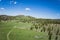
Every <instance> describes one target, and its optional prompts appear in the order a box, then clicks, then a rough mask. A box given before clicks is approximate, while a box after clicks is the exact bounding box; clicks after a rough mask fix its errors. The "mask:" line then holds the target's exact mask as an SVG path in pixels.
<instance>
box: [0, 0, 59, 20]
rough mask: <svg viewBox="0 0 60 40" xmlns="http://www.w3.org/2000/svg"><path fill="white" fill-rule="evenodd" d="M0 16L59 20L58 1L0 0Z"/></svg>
mask: <svg viewBox="0 0 60 40" xmlns="http://www.w3.org/2000/svg"><path fill="white" fill-rule="evenodd" d="M0 15H13V16H14V15H29V16H33V17H37V18H53V19H60V0H0Z"/></svg>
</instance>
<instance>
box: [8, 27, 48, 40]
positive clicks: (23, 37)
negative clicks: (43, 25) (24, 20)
mask: <svg viewBox="0 0 60 40" xmlns="http://www.w3.org/2000/svg"><path fill="white" fill-rule="evenodd" d="M47 37H48V36H47V33H44V32H36V31H31V30H26V29H18V28H16V29H14V30H13V31H12V32H11V34H10V36H9V38H10V40H48V38H47Z"/></svg>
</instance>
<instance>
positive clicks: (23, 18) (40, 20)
mask: <svg viewBox="0 0 60 40" xmlns="http://www.w3.org/2000/svg"><path fill="white" fill-rule="evenodd" d="M1 20H3V21H7V20H19V21H23V22H36V23H58V24H60V19H43V18H34V17H32V16H24V15H17V16H8V15H0V21H1Z"/></svg>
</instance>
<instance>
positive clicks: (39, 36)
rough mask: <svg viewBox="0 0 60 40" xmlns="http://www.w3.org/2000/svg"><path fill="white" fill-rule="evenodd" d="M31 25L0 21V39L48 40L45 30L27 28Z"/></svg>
mask: <svg viewBox="0 0 60 40" xmlns="http://www.w3.org/2000/svg"><path fill="white" fill-rule="evenodd" d="M31 25H32V23H23V22H16V21H7V22H6V21H4V22H0V40H48V35H47V32H36V31H32V30H28V28H30V27H31ZM53 38H54V37H52V40H54V39H53Z"/></svg>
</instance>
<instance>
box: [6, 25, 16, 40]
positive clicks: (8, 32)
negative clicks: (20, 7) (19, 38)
mask: <svg viewBox="0 0 60 40" xmlns="http://www.w3.org/2000/svg"><path fill="white" fill-rule="evenodd" d="M14 28H16V26H14V27H13V28H12V29H11V30H10V31H9V32H8V34H7V40H10V39H9V35H10V33H11V32H12V31H13V29H14Z"/></svg>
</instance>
